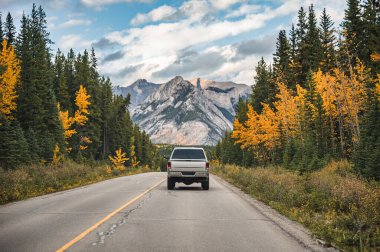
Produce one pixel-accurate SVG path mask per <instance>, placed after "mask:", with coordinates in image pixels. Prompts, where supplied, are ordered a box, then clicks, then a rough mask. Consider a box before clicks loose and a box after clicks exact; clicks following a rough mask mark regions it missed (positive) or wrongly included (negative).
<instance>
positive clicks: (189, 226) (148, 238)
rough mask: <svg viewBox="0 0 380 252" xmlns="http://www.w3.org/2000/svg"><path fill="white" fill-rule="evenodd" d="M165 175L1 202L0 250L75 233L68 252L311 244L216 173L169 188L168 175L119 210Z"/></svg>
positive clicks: (47, 244)
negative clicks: (203, 182)
mask: <svg viewBox="0 0 380 252" xmlns="http://www.w3.org/2000/svg"><path fill="white" fill-rule="evenodd" d="M165 177H166V174H165V173H147V174H139V175H134V176H129V177H123V178H116V179H112V180H108V181H103V182H100V183H97V184H93V185H89V186H85V187H81V188H77V189H73V190H68V191H64V192H60V193H55V194H50V195H47V196H42V197H37V198H33V199H29V200H25V201H20V202H16V203H11V204H8V205H5V206H1V207H0V251H56V250H57V249H60V248H61V247H62V246H64V245H65V244H66V245H67V244H68V243H69V242H70V241H72V240H73V239H75V238H77V240H78V241H77V242H72V243H71V244H69V247H68V249H67V250H68V251H218V252H219V251H305V250H306V248H304V247H302V246H301V245H300V244H299V243H297V241H295V240H294V239H293V238H292V237H290V236H289V235H288V234H286V233H285V232H284V231H282V230H281V229H280V228H279V227H278V226H277V225H276V224H275V223H273V222H272V221H270V220H269V219H267V218H266V217H265V216H264V215H262V214H261V213H260V212H258V211H257V210H256V209H255V208H254V207H252V205H250V204H249V203H248V202H247V201H245V200H244V199H242V198H241V197H239V196H238V195H237V194H235V193H234V192H232V191H231V190H230V189H228V188H227V187H226V186H224V185H223V184H221V183H219V182H218V181H217V180H215V179H214V178H213V177H211V181H210V190H209V191H203V190H201V188H200V184H193V185H190V186H186V185H184V184H177V185H176V189H175V190H173V191H167V189H166V181H164V182H163V183H161V184H159V185H158V186H157V187H155V188H154V189H152V190H151V191H150V192H148V193H146V194H144V195H143V196H141V197H140V198H138V199H137V200H135V202H134V203H132V204H130V205H129V206H128V207H126V208H124V209H122V210H121V211H120V212H117V213H116V212H114V211H115V210H116V209H118V208H119V207H120V206H123V205H124V204H126V203H127V202H130V201H131V200H132V199H134V198H135V197H136V196H139V195H141V194H142V193H143V192H144V191H146V190H147V189H149V188H151V187H152V186H154V185H155V184H157V183H158V182H159V181H162V180H164V179H165ZM110 213H114V214H115V215H113V216H112V217H110V218H109V219H108V220H104V217H106V216H107V215H109V214H110ZM101 220H103V221H104V223H102V224H101V225H99V226H98V227H95V226H94V224H96V223H97V222H98V221H101ZM98 224H99V223H98ZM90 227H92V228H93V230H88V228H90ZM85 230H87V231H88V234H86V235H82V236H83V238H82V237H80V238H81V239H79V237H78V235H80V234H81V233H82V232H83V231H85Z"/></svg>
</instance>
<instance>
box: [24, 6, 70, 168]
mask: <svg viewBox="0 0 380 252" xmlns="http://www.w3.org/2000/svg"><path fill="white" fill-rule="evenodd" d="M45 29H46V15H45V13H44V12H43V10H42V8H41V7H40V8H39V9H37V8H36V5H33V8H32V14H31V17H30V19H29V18H23V20H22V25H21V32H20V36H19V39H18V42H17V47H18V49H17V51H20V52H21V53H20V54H19V55H18V56H19V57H20V59H21V62H22V64H21V85H20V88H19V97H18V104H19V106H18V111H17V118H18V120H19V121H20V124H21V126H22V128H23V129H24V131H25V136H26V139H27V141H28V143H29V147H30V152H31V153H32V152H33V153H34V154H35V155H33V157H35V158H37V159H44V160H47V161H49V160H52V157H53V151H54V149H55V146H56V144H59V145H62V144H63V132H62V128H61V124H60V122H59V119H58V110H57V106H56V99H55V94H54V91H53V72H52V69H51V62H50V54H49V42H50V40H49V38H48V32H46V30H45ZM35 62H38V64H36V63H35Z"/></svg>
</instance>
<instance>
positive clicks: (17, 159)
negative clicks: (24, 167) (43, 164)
mask: <svg viewBox="0 0 380 252" xmlns="http://www.w3.org/2000/svg"><path fill="white" fill-rule="evenodd" d="M29 158H30V157H29V151H28V144H27V142H26V140H25V137H24V134H23V131H22V129H21V127H20V124H19V123H18V121H17V120H8V119H7V118H6V117H4V116H3V115H0V167H1V168H5V169H10V168H15V167H17V166H18V165H20V164H23V163H25V162H27V161H29Z"/></svg>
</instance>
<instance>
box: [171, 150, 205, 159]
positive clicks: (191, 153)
mask: <svg viewBox="0 0 380 252" xmlns="http://www.w3.org/2000/svg"><path fill="white" fill-rule="evenodd" d="M171 159H206V157H205V154H204V152H203V150H201V149H176V150H174V152H173V155H172V157H171Z"/></svg>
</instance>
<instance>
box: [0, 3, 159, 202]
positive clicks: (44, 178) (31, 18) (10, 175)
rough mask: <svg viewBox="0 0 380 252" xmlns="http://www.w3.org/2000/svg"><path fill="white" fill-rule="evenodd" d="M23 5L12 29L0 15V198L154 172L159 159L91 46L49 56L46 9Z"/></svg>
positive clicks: (11, 23)
mask: <svg viewBox="0 0 380 252" xmlns="http://www.w3.org/2000/svg"><path fill="white" fill-rule="evenodd" d="M31 7H32V8H31V12H30V13H24V14H23V15H22V18H21V20H20V21H21V25H20V26H19V30H18V31H16V26H15V25H14V21H13V17H12V15H11V13H8V14H7V15H6V18H5V20H4V19H2V17H4V15H3V16H2V13H0V203H6V202H10V201H14V200H20V199H24V198H27V197H32V196H36V195H41V194H44V193H51V192H55V191H59V190H64V189H68V188H72V187H75V186H80V185H84V184H88V183H93V182H96V181H100V180H103V179H107V178H111V177H115V176H123V175H128V174H130V173H137V172H142V171H149V170H156V169H157V165H156V164H159V163H161V162H162V158H161V157H160V155H159V154H158V153H157V149H156V147H155V146H154V145H153V144H152V142H151V141H150V139H149V137H148V135H147V134H146V133H145V132H143V131H141V130H140V128H139V127H138V126H137V125H136V124H134V123H133V122H132V120H131V117H130V113H129V111H128V108H129V105H130V96H127V97H122V96H116V95H113V93H112V84H111V81H110V79H109V78H106V77H104V76H101V74H100V73H99V72H98V68H97V58H96V55H95V50H94V49H93V48H92V49H91V51H90V52H89V51H87V50H84V51H83V52H79V53H75V52H74V51H73V50H72V49H71V50H69V51H68V52H66V53H64V52H61V51H60V50H59V49H58V50H57V52H56V53H55V55H53V52H52V50H51V45H52V43H53V42H52V41H51V40H50V38H49V32H48V30H47V17H46V13H45V12H44V10H43V8H42V7H41V6H40V7H37V6H36V5H35V4H33V5H32V6H31ZM3 14H4V13H3ZM3 21H4V22H3Z"/></svg>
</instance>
